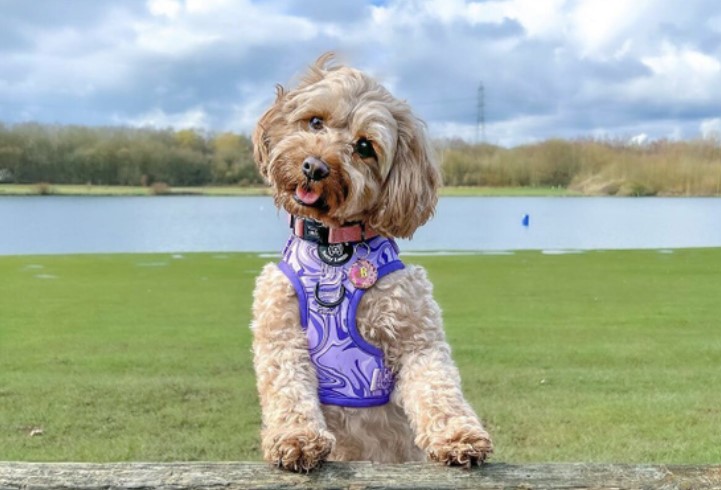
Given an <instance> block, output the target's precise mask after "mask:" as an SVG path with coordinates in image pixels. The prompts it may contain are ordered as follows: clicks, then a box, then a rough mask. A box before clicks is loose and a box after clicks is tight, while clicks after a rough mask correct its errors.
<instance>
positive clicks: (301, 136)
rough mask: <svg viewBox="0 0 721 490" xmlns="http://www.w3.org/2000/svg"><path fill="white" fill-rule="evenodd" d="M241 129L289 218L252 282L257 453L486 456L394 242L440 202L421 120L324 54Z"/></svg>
mask: <svg viewBox="0 0 721 490" xmlns="http://www.w3.org/2000/svg"><path fill="white" fill-rule="evenodd" d="M252 139H253V146H254V159H255V161H256V164H257V166H258V169H259V171H260V173H261V174H262V175H263V177H264V178H265V179H266V181H267V182H268V183H269V184H270V185H271V187H272V191H273V196H274V200H275V204H276V206H278V207H279V208H282V209H284V210H285V211H287V212H288V214H289V215H290V226H291V233H290V239H289V241H288V243H287V244H286V248H285V250H284V252H283V259H282V260H281V261H280V262H279V263H278V264H275V263H272V264H268V265H267V266H265V267H264V269H263V270H262V272H261V274H260V276H259V277H258V278H257V281H256V287H255V291H254V300H253V322H252V325H251V329H252V331H253V336H254V341H253V353H254V367H255V371H256V375H257V386H258V392H259V399H260V404H261V409H262V429H261V446H262V452H263V456H264V458H265V459H266V460H267V461H269V462H272V463H273V464H276V465H277V466H279V467H282V468H285V469H287V470H291V471H297V472H303V471H305V472H308V471H310V470H312V469H313V468H315V467H317V466H318V465H319V464H320V463H322V462H323V461H324V460H334V461H358V460H360V461H373V462H381V463H402V462H410V461H424V460H425V459H426V458H430V459H431V460H434V461H439V462H442V463H445V464H448V465H464V466H471V465H473V464H476V463H478V464H480V463H482V462H483V461H484V460H485V459H486V457H487V456H488V455H489V454H490V453H491V452H492V443H491V439H490V437H489V435H488V433H487V432H486V431H485V429H484V428H483V425H482V424H481V422H480V421H479V419H478V417H477V416H476V414H475V413H474V411H473V409H472V408H471V407H470V405H469V404H468V403H467V402H466V401H465V399H464V398H463V394H462V392H461V385H460V377H459V372H458V369H457V368H456V366H455V364H454V363H453V360H452V358H451V351H450V348H449V346H448V343H447V342H446V340H445V336H444V332H443V325H442V319H441V310H440V308H439V307H438V305H437V303H436V302H435V301H434V299H433V294H432V290H433V288H432V285H431V283H430V282H429V280H428V277H427V274H426V272H425V270H424V269H423V268H421V267H416V266H406V265H404V264H403V263H402V262H401V261H400V259H399V257H398V247H397V245H396V243H395V241H394V238H407V237H411V236H412V235H413V233H414V231H415V230H416V229H417V228H418V227H419V226H421V225H423V224H424V223H425V222H426V221H427V220H428V219H429V218H430V217H431V216H432V215H433V213H434V209H435V206H436V203H437V200H438V198H437V191H438V188H439V186H440V184H441V176H440V172H439V170H438V167H437V165H436V163H435V161H434V156H433V151H432V149H431V147H430V143H429V140H428V138H427V136H426V134H425V125H424V124H423V123H422V122H421V121H420V120H419V119H418V118H417V117H415V116H414V115H413V113H412V112H411V109H410V107H409V106H408V104H407V103H406V102H404V101H401V100H398V99H396V98H394V97H393V96H392V95H391V94H390V93H389V92H388V90H386V89H385V88H384V87H383V86H382V85H380V84H379V83H377V82H376V81H374V80H373V79H372V78H371V77H369V76H368V75H366V74H364V73H363V72H361V71H359V70H356V69H354V68H350V67H347V66H342V65H338V64H336V63H335V62H334V59H333V55H332V53H329V54H326V55H323V56H321V57H320V58H319V59H318V60H317V61H316V62H315V64H314V65H312V66H311V67H310V68H309V70H308V71H307V73H306V74H305V76H304V77H303V78H302V80H301V81H300V82H299V84H298V86H297V87H296V88H295V89H293V90H286V89H285V88H283V87H282V86H280V85H278V86H276V97H275V101H274V102H273V104H272V105H271V107H270V108H269V109H267V111H266V112H265V113H264V114H263V115H262V116H261V118H260V120H259V121H258V124H257V126H256V129H255V131H254V133H253V136H252Z"/></svg>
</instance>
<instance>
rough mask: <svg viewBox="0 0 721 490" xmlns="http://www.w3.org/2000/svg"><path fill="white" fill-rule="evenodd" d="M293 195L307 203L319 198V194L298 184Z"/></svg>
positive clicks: (309, 203) (312, 202)
mask: <svg viewBox="0 0 721 490" xmlns="http://www.w3.org/2000/svg"><path fill="white" fill-rule="evenodd" d="M295 195H296V196H298V199H300V200H301V201H303V203H304V204H308V205H311V204H314V203H315V202H316V201H317V200H318V199H320V194H318V193H317V192H313V191H310V190H307V189H305V188H304V187H303V186H302V185H299V186H298V188H297V189H296V190H295Z"/></svg>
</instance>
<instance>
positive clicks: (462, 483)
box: [0, 462, 721, 490]
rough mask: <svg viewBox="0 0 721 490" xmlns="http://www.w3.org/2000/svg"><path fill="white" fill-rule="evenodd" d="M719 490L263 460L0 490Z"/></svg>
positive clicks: (11, 472)
mask: <svg viewBox="0 0 721 490" xmlns="http://www.w3.org/2000/svg"><path fill="white" fill-rule="evenodd" d="M244 488H252V489H299V488H311V489H341V488H344V489H353V490H362V489H378V490H380V489H436V488H438V489H465V488H475V489H524V490H531V489H534V490H541V489H551V488H563V489H605V488H609V489H664V490H671V489H679V490H692V489H694V490H695V489H721V465H719V466H660V465H605V464H525V465H508V464H499V463H492V464H486V465H484V466H482V467H480V468H473V469H471V470H465V469H462V468H447V467H443V466H439V465H435V464H405V465H376V464H370V463H327V464H325V465H324V466H323V467H322V468H321V469H320V470H317V471H314V472H312V473H311V474H309V475H297V474H291V473H287V472H284V471H281V470H279V469H277V468H273V467H271V466H269V465H266V464H264V463H114V464H88V463H2V462H0V490H61V489H62V490H69V489H82V490H126V489H127V490H131V489H132V490H151V489H153V490H155V489H163V490H181V489H192V490H201V489H213V490H219V489H229V490H232V489H244Z"/></svg>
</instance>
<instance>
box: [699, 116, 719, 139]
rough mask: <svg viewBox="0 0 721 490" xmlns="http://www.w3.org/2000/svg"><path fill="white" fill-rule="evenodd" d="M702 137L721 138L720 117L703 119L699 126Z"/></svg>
mask: <svg viewBox="0 0 721 490" xmlns="http://www.w3.org/2000/svg"><path fill="white" fill-rule="evenodd" d="M699 130H700V131H701V137H702V138H704V139H715V140H721V118H719V117H716V118H713V119H704V120H703V121H701V124H700V126H699Z"/></svg>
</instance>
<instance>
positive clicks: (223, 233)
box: [0, 196, 721, 255]
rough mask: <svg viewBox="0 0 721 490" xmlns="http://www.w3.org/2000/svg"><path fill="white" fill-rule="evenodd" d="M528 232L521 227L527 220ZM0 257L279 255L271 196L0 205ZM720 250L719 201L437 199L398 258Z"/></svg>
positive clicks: (279, 217)
mask: <svg viewBox="0 0 721 490" xmlns="http://www.w3.org/2000/svg"><path fill="white" fill-rule="evenodd" d="M526 214H527V215H529V226H523V224H522V221H523V217H524V215H526ZM0 219H1V220H2V225H1V227H0V254H3V255H8V254H67V253H99V252H108V253H110V252H201V251H202V252H208V251H213V252H215V251H217V252H226V251H272V252H276V251H279V250H280V249H281V248H282V246H283V245H284V243H285V240H286V238H287V236H288V229H287V225H286V217H285V213H283V212H278V211H277V210H276V209H275V207H274V206H273V203H272V201H271V199H270V198H269V197H198V196H192V197H191V196H178V197H147V198H146V197H107V198H105V197H60V196H57V197H54V196H42V197H41V196H38V197H22V196H18V197H0ZM716 246H721V199H713V198H520V197H513V198H510V197H509V198H502V197H501V198H490V197H482V198H477V197H469V198H462V197H455V198H443V199H441V201H440V203H439V206H438V209H437V212H436V216H435V218H434V219H433V220H432V221H431V222H430V223H428V224H427V225H426V226H424V227H423V228H421V229H420V230H419V231H418V232H417V233H416V236H415V237H414V239H413V240H411V241H402V242H401V247H402V249H403V250H442V251H454V250H481V251H497V250H517V249H542V250H568V249H573V250H575V249H578V250H582V249H619V248H620V249H628V248H680V247H716Z"/></svg>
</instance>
